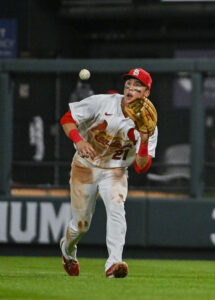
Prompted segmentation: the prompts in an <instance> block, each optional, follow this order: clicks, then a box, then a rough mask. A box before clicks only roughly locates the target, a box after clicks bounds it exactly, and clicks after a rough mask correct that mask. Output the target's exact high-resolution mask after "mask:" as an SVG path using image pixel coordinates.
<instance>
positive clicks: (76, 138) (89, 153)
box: [60, 111, 97, 159]
mask: <svg viewBox="0 0 215 300" xmlns="http://www.w3.org/2000/svg"><path fill="white" fill-rule="evenodd" d="M60 124H61V126H62V128H63V130H64V132H65V134H66V136H68V138H69V139H71V140H72V141H73V143H75V145H76V148H77V151H78V154H79V155H80V156H81V157H83V158H84V157H90V158H91V159H94V158H95V157H96V156H97V153H96V151H95V150H94V149H93V147H92V146H91V145H90V144H89V143H88V142H86V141H84V140H83V138H82V137H81V136H80V135H79V132H78V128H77V125H76V122H75V120H74V119H73V117H72V113H71V111H68V112H67V113H65V115H64V116H63V117H62V118H61V120H60Z"/></svg>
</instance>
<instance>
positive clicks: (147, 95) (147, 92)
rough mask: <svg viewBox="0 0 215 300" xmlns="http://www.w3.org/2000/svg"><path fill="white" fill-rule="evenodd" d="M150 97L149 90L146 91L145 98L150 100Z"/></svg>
mask: <svg viewBox="0 0 215 300" xmlns="http://www.w3.org/2000/svg"><path fill="white" fill-rule="evenodd" d="M149 95H150V90H149V89H146V90H145V97H146V98H148V97H149Z"/></svg>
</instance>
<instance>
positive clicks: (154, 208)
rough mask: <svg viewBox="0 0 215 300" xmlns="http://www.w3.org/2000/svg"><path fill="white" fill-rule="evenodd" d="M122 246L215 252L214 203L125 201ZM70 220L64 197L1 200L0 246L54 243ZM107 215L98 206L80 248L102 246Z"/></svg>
mask: <svg viewBox="0 0 215 300" xmlns="http://www.w3.org/2000/svg"><path fill="white" fill-rule="evenodd" d="M125 207H126V217H127V223H128V230H127V237H126V245H127V246H142V247H190V248H195V247H197V248H213V247H214V246H215V202H214V199H210V200H207V199H202V200H201V201H200V200H196V199H195V200H191V199H186V198H184V199H175V198H174V199H171V198H169V199H163V198H162V199H161V198H160V199H159V198H150V199H149V198H138V197H135V198H131V197H130V198H128V199H127V201H126V204H125ZM70 217H71V208H70V202H69V199H68V198H57V197H50V198H49V197H25V198H23V197H1V198H0V243H1V244H14V243H16V244H35V245H40V244H41V245H48V244H50V245H51V244H53V245H54V244H56V243H58V242H59V239H60V238H61V236H62V235H63V233H64V232H65V228H66V225H67V223H68V221H69V219H70ZM105 226H106V213H105V208H104V205H103V202H102V200H101V199H100V198H99V199H98V201H97V204H96V210H95V214H94V217H93V220H92V224H91V228H90V230H89V232H88V233H87V234H86V235H85V236H84V237H83V239H82V241H81V242H80V243H81V244H83V245H101V246H103V245H105Z"/></svg>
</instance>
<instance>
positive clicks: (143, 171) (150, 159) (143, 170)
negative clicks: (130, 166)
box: [134, 155, 152, 174]
mask: <svg viewBox="0 0 215 300" xmlns="http://www.w3.org/2000/svg"><path fill="white" fill-rule="evenodd" d="M148 157H149V161H148V163H147V165H146V166H145V167H144V168H142V169H141V168H140V167H138V165H137V163H136V160H135V162H134V168H135V171H136V172H137V173H139V174H141V173H146V172H147V171H148V169H149V168H150V166H151V163H152V157H151V155H149V156H148Z"/></svg>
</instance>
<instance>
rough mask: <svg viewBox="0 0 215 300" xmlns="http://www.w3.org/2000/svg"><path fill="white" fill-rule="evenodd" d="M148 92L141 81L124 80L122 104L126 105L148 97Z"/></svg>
mask: <svg viewBox="0 0 215 300" xmlns="http://www.w3.org/2000/svg"><path fill="white" fill-rule="evenodd" d="M149 94H150V92H149V90H148V89H147V87H146V86H145V85H143V84H142V82H141V81H139V80H138V79H135V78H130V79H128V80H126V82H125V86H124V103H125V105H128V104H129V103H131V102H133V101H134V100H136V99H138V98H143V97H148V96H149Z"/></svg>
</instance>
